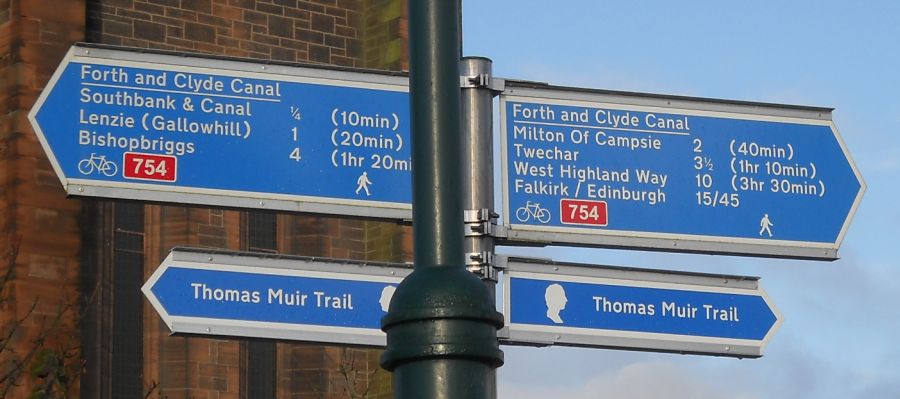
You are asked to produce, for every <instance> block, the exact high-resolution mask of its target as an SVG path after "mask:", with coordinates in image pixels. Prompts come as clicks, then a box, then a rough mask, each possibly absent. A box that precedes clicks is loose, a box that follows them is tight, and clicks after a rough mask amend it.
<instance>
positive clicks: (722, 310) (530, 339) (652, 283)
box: [504, 260, 781, 357]
mask: <svg viewBox="0 0 900 399" xmlns="http://www.w3.org/2000/svg"><path fill="white" fill-rule="evenodd" d="M547 266H548V265H547V264H541V263H536V262H534V261H516V260H510V261H509V270H508V272H507V273H506V277H505V280H504V281H505V283H504V313H505V314H506V318H507V325H508V328H507V331H506V333H507V334H508V335H509V337H508V340H510V341H514V342H523V343H531V344H556V345H575V346H597V347H614V348H624V349H640V350H656V351H666V352H682V353H702V354H714V355H724V356H738V357H758V356H761V354H762V349H763V347H764V346H765V345H766V343H767V342H768V341H769V339H770V338H771V337H772V335H773V334H774V333H775V331H776V330H777V329H778V327H779V326H780V324H781V317H780V315H779V313H778V311H777V310H776V309H775V308H774V307H773V306H772V304H771V303H770V302H769V300H768V297H767V295H766V293H765V292H764V291H763V290H762V289H760V288H759V287H758V281H757V279H756V278H750V277H739V276H719V275H716V276H713V275H702V274H687V273H676V272H661V271H651V270H639V269H625V268H602V267H598V266H588V265H573V264H569V265H564V264H553V266H554V269H555V271H554V272H553V274H547V273H546V272H541V270H542V269H544V270H546V268H547Z"/></svg>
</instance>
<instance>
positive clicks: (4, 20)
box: [0, 0, 85, 397]
mask: <svg viewBox="0 0 900 399" xmlns="http://www.w3.org/2000/svg"><path fill="white" fill-rule="evenodd" d="M84 25H85V12H84V1H80V0H72V1H66V2H59V4H57V2H41V1H16V0H4V1H0V56H2V57H0V107H2V111H3V112H0V254H3V256H0V262H2V263H0V270H2V271H6V270H7V267H8V266H12V268H13V269H12V272H13V274H12V275H11V276H12V280H11V281H9V282H7V283H5V284H3V290H2V294H0V297H2V298H3V299H2V300H0V301H2V302H0V303H2V304H3V305H2V309H0V332H2V334H3V335H4V338H0V340H2V339H5V335H6V333H8V332H9V331H10V329H11V328H15V327H16V326H18V328H17V330H16V333H15V334H14V335H13V336H12V337H11V342H9V343H4V349H3V350H0V369H2V370H0V372H7V371H10V370H12V369H13V366H14V365H15V364H16V363H17V362H18V361H20V360H22V358H27V357H28V356H29V355H30V354H35V353H36V352H35V349H48V350H51V351H50V352H44V353H42V355H47V354H50V353H59V352H58V351H56V352H53V350H58V349H60V348H72V349H73V350H77V335H73V334H72V331H73V330H74V327H75V320H76V319H77V308H69V307H68V306H69V305H73V304H75V303H76V302H77V295H78V292H77V289H78V269H79V266H80V265H79V260H78V259H79V258H78V254H79V248H80V245H81V241H80V230H79V226H78V217H79V215H80V204H79V202H78V201H69V200H66V199H65V194H64V192H63V190H62V188H61V187H60V184H59V181H58V180H57V179H56V176H55V174H54V172H53V170H52V168H51V166H50V163H49V161H48V160H47V157H46V156H45V155H44V151H43V149H42V148H41V146H40V143H39V142H38V140H37V137H36V136H35V134H34V132H33V131H32V129H31V126H30V124H29V123H28V121H27V117H26V115H27V113H28V111H29V109H30V108H31V105H32V104H34V101H35V99H36V98H37V96H38V95H39V94H40V91H41V89H42V88H43V86H44V84H45V83H46V82H47V80H48V79H49V77H50V75H51V74H52V72H53V71H54V69H55V68H56V65H58V64H59V61H60V60H61V59H62V57H63V55H64V54H65V52H66V50H67V49H68V47H69V45H70V44H71V43H72V42H74V41H78V40H82V39H83V37H84ZM17 245H18V253H17V254H14V255H15V256H13V254H10V253H9V251H10V250H11V249H12V248H14V247H16V246H17ZM26 316H27V317H26ZM21 318H25V319H24V320H23V321H22V322H21V323H17V322H16V321H15V320H18V319H21ZM58 318H59V324H58V325H55V322H54V320H56V319H58ZM42 340H43V341H42ZM16 359H18V360H16ZM68 365H69V366H71V365H72V364H71V363H68ZM59 371H60V372H62V371H63V370H62V369H60V370H59ZM76 371H77V368H76ZM39 374H42V373H35V372H32V371H30V370H25V372H24V373H23V374H21V375H20V376H19V378H17V379H16V382H17V383H18V384H20V385H18V386H15V387H13V388H12V390H11V391H9V392H6V396H7V397H27V396H28V395H29V394H30V393H31V392H32V390H33V389H36V388H37V387H39V386H41V385H46V384H47V383H48V381H49V380H52V379H54V377H56V376H58V375H59V374H58V373H56V372H55V371H54V372H51V373H50V374H49V375H48V376H47V377H48V378H41V375H39ZM52 382H53V381H50V383H52ZM57 382H58V381H57ZM0 387H5V384H0ZM55 389H56V390H57V392H64V391H68V392H77V380H75V381H69V382H67V383H65V384H57V385H55ZM0 396H4V392H0Z"/></svg>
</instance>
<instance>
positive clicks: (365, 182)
mask: <svg viewBox="0 0 900 399" xmlns="http://www.w3.org/2000/svg"><path fill="white" fill-rule="evenodd" d="M370 184H372V181H371V180H369V173H368V172H363V173H362V174H361V175H359V178H358V179H356V193H357V194H359V190H365V191H366V197H368V196H370V195H372V193H370V192H369V185H370Z"/></svg>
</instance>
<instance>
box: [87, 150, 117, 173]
mask: <svg viewBox="0 0 900 399" xmlns="http://www.w3.org/2000/svg"><path fill="white" fill-rule="evenodd" d="M78 171H79V172H81V174H83V175H89V174H91V173H94V171H97V172H100V173H102V174H104V175H106V176H109V177H113V176H115V175H116V172H118V171H119V167H118V166H116V163H115V162H113V161H107V160H106V155H97V154H95V153H93V152H92V153H91V156H90V157H89V158H87V159H82V160H81V161H79V162H78Z"/></svg>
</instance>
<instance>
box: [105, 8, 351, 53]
mask: <svg viewBox="0 0 900 399" xmlns="http://www.w3.org/2000/svg"><path fill="white" fill-rule="evenodd" d="M359 3H360V1H357V0H318V1H302V0H301V1H298V0H191V1H187V0H184V1H182V0H97V1H90V2H89V5H88V18H89V23H88V40H89V41H92V42H97V43H105V44H115V45H124V46H133V47H144V48H153V49H163V50H178V51H191V52H200V53H209V54H218V55H230V56H237V57H250V58H257V59H264V60H279V61H306V62H315V63H323V64H332V65H342V66H361V62H360V60H361V57H360V55H361V49H362V43H361V42H360V41H359V38H360V37H361V32H360V31H361V30H362V25H361V20H360V14H361V12H360V10H361V7H360V5H359Z"/></svg>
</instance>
